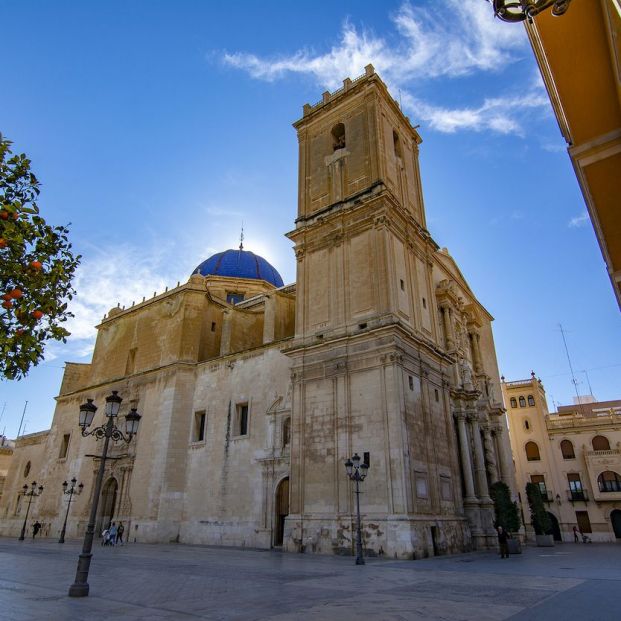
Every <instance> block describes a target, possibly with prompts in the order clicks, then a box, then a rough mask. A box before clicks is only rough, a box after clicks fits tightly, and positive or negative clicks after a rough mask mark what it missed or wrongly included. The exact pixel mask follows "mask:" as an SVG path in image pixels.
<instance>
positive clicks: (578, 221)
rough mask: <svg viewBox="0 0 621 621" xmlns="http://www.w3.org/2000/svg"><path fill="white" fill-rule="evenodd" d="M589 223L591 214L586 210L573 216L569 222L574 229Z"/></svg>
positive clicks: (568, 224)
mask: <svg viewBox="0 0 621 621" xmlns="http://www.w3.org/2000/svg"><path fill="white" fill-rule="evenodd" d="M588 223H589V214H588V213H587V212H586V211H583V212H582V213H581V214H580V215H579V216H575V217H573V218H572V219H571V220H570V221H569V222H568V223H567V226H569V227H570V228H573V229H578V228H580V227H583V226H586V225H587V224H588Z"/></svg>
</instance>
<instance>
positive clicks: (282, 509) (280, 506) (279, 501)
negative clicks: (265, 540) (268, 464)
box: [274, 477, 289, 546]
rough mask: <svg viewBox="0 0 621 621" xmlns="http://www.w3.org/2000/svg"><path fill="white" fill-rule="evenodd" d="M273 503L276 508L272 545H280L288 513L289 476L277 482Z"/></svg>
mask: <svg viewBox="0 0 621 621" xmlns="http://www.w3.org/2000/svg"><path fill="white" fill-rule="evenodd" d="M274 505H275V509H276V515H275V518H276V521H275V524H274V545H275V546H281V545H282V544H283V539H284V534H285V518H286V517H287V516H288V515H289V477H285V478H284V479H283V480H282V481H281V482H280V483H279V484H278V487H277V488H276V497H275V502H274Z"/></svg>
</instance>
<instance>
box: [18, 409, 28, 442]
mask: <svg viewBox="0 0 621 621" xmlns="http://www.w3.org/2000/svg"><path fill="white" fill-rule="evenodd" d="M27 407H28V401H26V403H24V411H23V412H22V419H21V420H20V421H19V429H18V430H17V437H18V438H19V434H20V431H21V430H22V424H23V422H24V415H25V414H26V408H27Z"/></svg>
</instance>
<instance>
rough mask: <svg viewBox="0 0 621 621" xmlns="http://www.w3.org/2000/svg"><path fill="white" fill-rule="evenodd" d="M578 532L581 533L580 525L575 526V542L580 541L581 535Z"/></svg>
mask: <svg viewBox="0 0 621 621" xmlns="http://www.w3.org/2000/svg"><path fill="white" fill-rule="evenodd" d="M578 533H580V531H579V530H578V527H577V526H574V543H580V537H579V536H578ZM580 534H582V533H580Z"/></svg>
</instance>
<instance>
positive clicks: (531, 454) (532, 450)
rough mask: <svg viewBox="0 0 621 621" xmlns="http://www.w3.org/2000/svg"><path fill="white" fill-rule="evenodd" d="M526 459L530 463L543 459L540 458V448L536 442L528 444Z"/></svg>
mask: <svg viewBox="0 0 621 621" xmlns="http://www.w3.org/2000/svg"><path fill="white" fill-rule="evenodd" d="M525 448H526V459H527V460H528V461H539V460H540V459H541V457H540V456H539V447H538V446H537V445H536V444H535V443H534V442H527V443H526V447H525Z"/></svg>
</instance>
